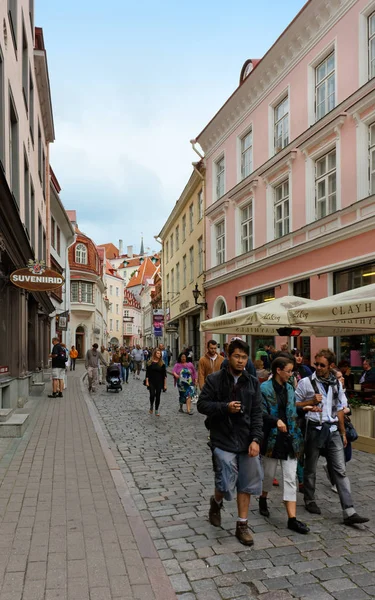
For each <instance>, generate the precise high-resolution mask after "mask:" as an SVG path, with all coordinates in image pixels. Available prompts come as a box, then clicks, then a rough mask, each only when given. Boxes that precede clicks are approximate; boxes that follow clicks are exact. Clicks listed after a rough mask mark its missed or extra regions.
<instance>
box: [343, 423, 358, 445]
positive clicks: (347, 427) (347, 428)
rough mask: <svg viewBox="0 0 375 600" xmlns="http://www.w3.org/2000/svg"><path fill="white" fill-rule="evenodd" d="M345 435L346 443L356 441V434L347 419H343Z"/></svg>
mask: <svg viewBox="0 0 375 600" xmlns="http://www.w3.org/2000/svg"><path fill="white" fill-rule="evenodd" d="M345 433H346V439H347V441H348V442H355V441H357V440H358V433H357V431H356V428H355V427H354V425H353V423H352V422H351V420H350V418H349V417H345Z"/></svg>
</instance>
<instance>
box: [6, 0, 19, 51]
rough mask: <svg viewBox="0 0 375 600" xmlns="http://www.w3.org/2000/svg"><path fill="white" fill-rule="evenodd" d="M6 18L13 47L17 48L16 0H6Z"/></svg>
mask: <svg viewBox="0 0 375 600" xmlns="http://www.w3.org/2000/svg"><path fill="white" fill-rule="evenodd" d="M8 18H9V25H10V31H11V34H12V39H13V44H14V48H15V50H17V0H8Z"/></svg>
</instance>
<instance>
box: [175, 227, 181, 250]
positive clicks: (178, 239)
mask: <svg viewBox="0 0 375 600" xmlns="http://www.w3.org/2000/svg"><path fill="white" fill-rule="evenodd" d="M175 236H176V250H178V249H179V247H180V228H179V226H178V225H177V227H176V231H175Z"/></svg>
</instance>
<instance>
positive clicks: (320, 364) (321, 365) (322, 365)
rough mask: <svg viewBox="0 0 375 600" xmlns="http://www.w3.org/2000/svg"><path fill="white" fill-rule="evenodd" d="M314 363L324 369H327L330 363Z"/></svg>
mask: <svg viewBox="0 0 375 600" xmlns="http://www.w3.org/2000/svg"><path fill="white" fill-rule="evenodd" d="M314 365H315V366H316V367H322V368H323V369H324V368H325V369H327V368H328V365H325V364H324V363H320V362H316V363H314Z"/></svg>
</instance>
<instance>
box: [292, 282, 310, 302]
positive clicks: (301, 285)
mask: <svg viewBox="0 0 375 600" xmlns="http://www.w3.org/2000/svg"><path fill="white" fill-rule="evenodd" d="M293 296H298V297H299V298H310V279H302V280H301V281H295V282H294V283H293Z"/></svg>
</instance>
